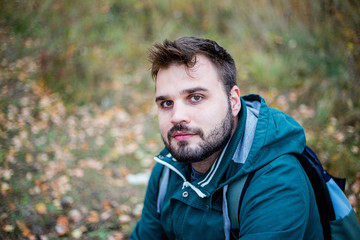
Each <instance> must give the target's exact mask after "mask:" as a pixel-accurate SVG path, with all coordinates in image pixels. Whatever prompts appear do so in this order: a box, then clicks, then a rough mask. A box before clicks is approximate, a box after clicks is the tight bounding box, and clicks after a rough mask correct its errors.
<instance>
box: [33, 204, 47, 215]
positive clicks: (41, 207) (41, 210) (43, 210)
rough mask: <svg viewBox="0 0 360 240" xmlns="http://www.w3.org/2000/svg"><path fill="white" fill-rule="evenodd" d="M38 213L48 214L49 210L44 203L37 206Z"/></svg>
mask: <svg viewBox="0 0 360 240" xmlns="http://www.w3.org/2000/svg"><path fill="white" fill-rule="evenodd" d="M35 209H36V212H38V213H39V214H46V213H47V208H46V205H45V204H44V203H38V204H36V206H35Z"/></svg>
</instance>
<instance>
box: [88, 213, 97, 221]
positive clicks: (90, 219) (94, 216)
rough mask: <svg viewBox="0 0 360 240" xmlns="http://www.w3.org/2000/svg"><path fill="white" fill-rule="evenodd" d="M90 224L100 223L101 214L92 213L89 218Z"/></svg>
mask: <svg viewBox="0 0 360 240" xmlns="http://www.w3.org/2000/svg"><path fill="white" fill-rule="evenodd" d="M87 220H88V222H90V223H97V222H99V214H98V212H97V211H90V213H89V217H88V218H87Z"/></svg>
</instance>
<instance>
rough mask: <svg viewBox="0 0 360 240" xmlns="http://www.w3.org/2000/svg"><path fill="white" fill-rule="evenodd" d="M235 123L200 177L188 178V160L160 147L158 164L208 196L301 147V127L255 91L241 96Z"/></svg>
mask: <svg viewBox="0 0 360 240" xmlns="http://www.w3.org/2000/svg"><path fill="white" fill-rule="evenodd" d="M241 102H242V108H241V111H240V113H239V123H238V126H237V128H236V130H235V132H234V134H233V135H232V137H231V139H230V140H229V142H228V144H227V145H226V147H225V148H224V150H223V151H222V153H221V155H220V157H219V158H218V159H217V160H216V161H215V162H214V164H213V165H212V167H211V168H210V169H209V170H208V172H207V173H205V174H204V176H202V177H201V178H200V179H197V180H196V181H194V182H191V183H190V182H189V181H188V178H187V175H188V172H189V170H188V169H189V167H188V164H184V163H180V162H177V161H176V159H174V158H173V157H172V156H171V154H170V153H169V152H168V151H167V149H166V148H164V149H163V150H162V151H161V153H160V154H159V155H158V156H156V157H155V160H156V161H157V162H159V163H160V164H163V165H165V166H166V167H168V168H170V169H171V170H172V171H174V172H176V174H178V175H179V176H180V177H181V178H182V179H183V182H184V183H183V186H182V187H183V188H184V187H188V186H190V187H191V188H192V189H193V190H194V191H195V192H196V193H197V195H198V196H199V197H201V198H203V197H208V196H211V195H212V194H213V193H214V192H215V191H216V190H217V189H219V188H221V187H223V186H224V185H227V184H229V183H230V182H232V181H234V180H235V179H237V178H240V177H241V176H243V175H245V174H248V173H250V172H252V171H256V170H258V169H260V168H262V167H263V166H265V165H267V164H269V163H270V162H272V161H273V160H275V159H276V158H278V157H279V156H282V155H284V154H294V153H299V154H300V153H301V152H302V151H303V150H304V148H305V143H306V140H305V134H304V129H303V128H302V127H301V126H300V125H299V124H298V123H297V122H296V121H295V120H294V119H293V118H291V117H290V116H288V115H286V114H285V113H283V112H281V111H279V110H276V109H273V108H270V107H268V106H267V105H266V103H265V101H264V99H262V98H261V97H260V96H258V95H248V96H244V97H242V98H241Z"/></svg>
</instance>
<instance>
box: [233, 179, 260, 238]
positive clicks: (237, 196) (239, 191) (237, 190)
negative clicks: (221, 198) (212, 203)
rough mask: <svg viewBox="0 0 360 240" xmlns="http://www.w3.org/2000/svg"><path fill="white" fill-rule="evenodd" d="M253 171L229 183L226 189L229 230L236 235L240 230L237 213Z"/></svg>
mask: <svg viewBox="0 0 360 240" xmlns="http://www.w3.org/2000/svg"><path fill="white" fill-rule="evenodd" d="M254 173H255V172H251V173H249V174H246V175H244V176H242V177H241V178H239V179H238V180H236V181H234V182H232V183H230V184H229V187H228V190H227V201H228V208H229V218H230V223H231V232H232V234H233V235H235V236H238V234H239V230H240V221H239V214H240V208H241V204H242V201H243V198H244V195H245V192H246V189H247V188H248V186H249V184H250V181H251V179H252V178H253V176H254Z"/></svg>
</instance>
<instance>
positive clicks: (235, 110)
mask: <svg viewBox="0 0 360 240" xmlns="http://www.w3.org/2000/svg"><path fill="white" fill-rule="evenodd" d="M230 104H231V110H232V115H233V116H234V117H235V116H237V115H238V114H239V112H240V109H241V101H240V89H239V87H238V86H233V88H232V89H231V90H230Z"/></svg>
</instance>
